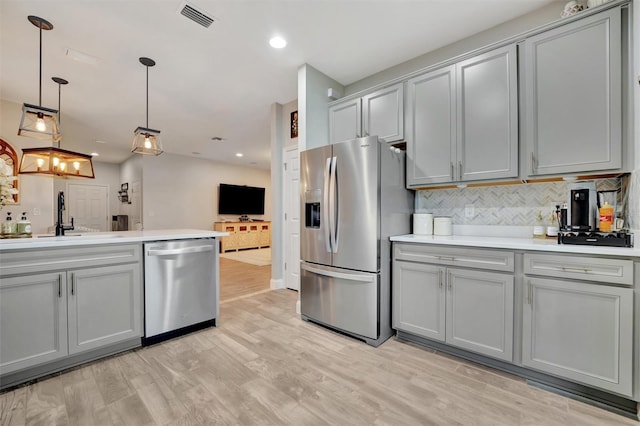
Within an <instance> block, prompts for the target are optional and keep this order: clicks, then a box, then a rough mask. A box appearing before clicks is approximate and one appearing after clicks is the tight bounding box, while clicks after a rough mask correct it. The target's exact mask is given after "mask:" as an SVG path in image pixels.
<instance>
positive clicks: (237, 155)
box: [236, 152, 244, 157]
mask: <svg viewBox="0 0 640 426" xmlns="http://www.w3.org/2000/svg"><path fill="white" fill-rule="evenodd" d="M236 157H244V154H243V153H241V152H236Z"/></svg>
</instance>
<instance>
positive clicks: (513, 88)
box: [456, 45, 518, 181]
mask: <svg viewBox="0 0 640 426" xmlns="http://www.w3.org/2000/svg"><path fill="white" fill-rule="evenodd" d="M456 71H457V72H456V77H457V79H458V81H457V87H458V90H457V109H458V114H457V122H458V129H457V138H458V144H457V145H458V153H457V159H458V164H457V171H458V176H457V177H456V180H462V181H466V180H481V179H497V178H508V177H517V176H518V94H517V92H518V80H517V62H516V46H515V45H509V46H506V47H503V48H500V49H496V50H493V51H491V52H488V53H485V54H482V55H479V56H476V57H473V58H471V59H468V60H466V61H463V62H460V63H459V64H458V65H457V69H456Z"/></svg>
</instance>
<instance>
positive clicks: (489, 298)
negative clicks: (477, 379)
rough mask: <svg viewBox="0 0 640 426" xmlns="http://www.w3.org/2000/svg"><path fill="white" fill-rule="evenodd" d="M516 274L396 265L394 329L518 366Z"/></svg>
mask: <svg viewBox="0 0 640 426" xmlns="http://www.w3.org/2000/svg"><path fill="white" fill-rule="evenodd" d="M513 288H514V277H513V275H512V274H507V273H499V272H489V271H478V270H472V269H462V268H447V267H443V266H439V265H433V264H424V263H413V262H405V261H397V260H396V261H394V264H393V307H392V316H393V323H392V325H393V328H395V329H396V330H402V331H406V332H408V333H412V334H415V335H417V336H421V337H425V338H428V339H434V340H439V341H441V342H445V343H447V344H450V345H452V346H457V347H460V348H463V349H467V350H470V351H474V352H477V353H480V354H483V355H487V356H491V357H494V358H498V359H501V360H505V361H512V360H513Z"/></svg>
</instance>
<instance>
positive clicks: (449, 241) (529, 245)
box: [390, 234, 640, 257]
mask: <svg viewBox="0 0 640 426" xmlns="http://www.w3.org/2000/svg"><path fill="white" fill-rule="evenodd" d="M390 240H391V241H397V242H404V243H418V244H436V245H448V246H466V247H486V248H499V249H511V250H530V251H544V252H554V253H572V254H591V255H602V256H617V257H640V248H638V247H606V246H583V245H572V244H558V241H557V240H556V239H534V238H514V237H488V236H475V235H451V236H446V237H445V236H436V235H413V234H407V235H398V236H393V237H391V238H390Z"/></svg>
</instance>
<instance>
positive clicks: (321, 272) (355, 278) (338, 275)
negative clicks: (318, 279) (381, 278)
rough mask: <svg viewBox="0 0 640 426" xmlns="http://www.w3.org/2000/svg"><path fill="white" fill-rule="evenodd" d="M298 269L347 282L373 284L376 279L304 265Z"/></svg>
mask: <svg viewBox="0 0 640 426" xmlns="http://www.w3.org/2000/svg"><path fill="white" fill-rule="evenodd" d="M300 269H304V270H305V271H309V272H312V273H314V274H317V275H324V276H327V277H332V278H341V279H344V280H349V281H362V282H375V281H376V279H377V276H376V275H359V274H345V273H343V272H335V271H327V270H324V269H319V268H314V267H313V266H309V265H307V264H305V263H301V264H300Z"/></svg>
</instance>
